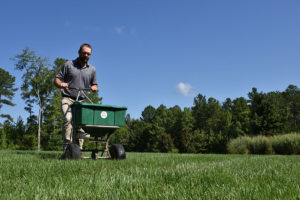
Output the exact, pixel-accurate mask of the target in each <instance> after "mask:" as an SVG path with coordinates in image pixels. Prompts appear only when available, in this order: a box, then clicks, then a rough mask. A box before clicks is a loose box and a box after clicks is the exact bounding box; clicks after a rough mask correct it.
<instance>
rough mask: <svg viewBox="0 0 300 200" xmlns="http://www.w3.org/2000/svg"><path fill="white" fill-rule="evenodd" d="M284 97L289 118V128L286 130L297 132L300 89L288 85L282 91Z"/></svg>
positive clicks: (299, 112) (299, 111)
mask: <svg viewBox="0 0 300 200" xmlns="http://www.w3.org/2000/svg"><path fill="white" fill-rule="evenodd" d="M283 97H284V99H285V102H286V104H285V106H286V107H285V108H286V109H287V118H289V120H288V121H289V124H291V125H290V128H288V130H287V131H288V132H291V131H294V132H297V131H298V130H299V129H298V126H299V120H298V118H299V114H300V90H299V88H298V87H297V86H296V85H289V86H288V87H287V88H286V90H285V91H284V92H283Z"/></svg>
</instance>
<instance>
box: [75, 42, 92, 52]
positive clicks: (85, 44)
mask: <svg viewBox="0 0 300 200" xmlns="http://www.w3.org/2000/svg"><path fill="white" fill-rule="evenodd" d="M83 47H89V48H90V49H92V46H91V45H90V44H87V43H84V44H82V45H81V46H80V48H79V50H78V52H81V50H82V48H83Z"/></svg>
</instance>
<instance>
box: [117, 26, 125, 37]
mask: <svg viewBox="0 0 300 200" xmlns="http://www.w3.org/2000/svg"><path fill="white" fill-rule="evenodd" d="M124 29H125V26H117V27H115V31H116V33H117V34H119V35H122V34H123V33H124Z"/></svg>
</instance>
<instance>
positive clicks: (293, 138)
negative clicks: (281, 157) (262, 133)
mask: <svg viewBox="0 0 300 200" xmlns="http://www.w3.org/2000/svg"><path fill="white" fill-rule="evenodd" d="M272 146H273V149H274V152H275V153H276V154H288V155H290V154H300V134H296V133H291V134H287V135H280V136H275V137H274V138H273V141H272Z"/></svg>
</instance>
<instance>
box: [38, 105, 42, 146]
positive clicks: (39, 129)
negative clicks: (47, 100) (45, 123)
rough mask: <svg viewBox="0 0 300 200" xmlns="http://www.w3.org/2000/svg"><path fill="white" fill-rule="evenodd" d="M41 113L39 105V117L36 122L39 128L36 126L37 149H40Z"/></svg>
mask: <svg viewBox="0 0 300 200" xmlns="http://www.w3.org/2000/svg"><path fill="white" fill-rule="evenodd" d="M41 115H42V108H41V105H40V109H39V117H38V124H39V128H38V151H40V150H41Z"/></svg>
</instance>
